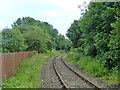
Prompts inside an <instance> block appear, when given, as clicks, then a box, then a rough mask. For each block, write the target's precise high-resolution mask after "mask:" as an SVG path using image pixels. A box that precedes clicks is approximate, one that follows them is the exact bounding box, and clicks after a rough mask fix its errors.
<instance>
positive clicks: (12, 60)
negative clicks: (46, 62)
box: [0, 51, 37, 83]
mask: <svg viewBox="0 0 120 90" xmlns="http://www.w3.org/2000/svg"><path fill="white" fill-rule="evenodd" d="M36 52H37V51H25V52H14V53H0V83H2V82H3V81H5V80H7V79H8V78H10V77H12V76H13V75H14V74H15V72H16V69H17V68H18V67H19V66H20V63H21V62H22V61H23V60H27V59H29V58H30V57H31V56H32V55H33V54H34V53H36Z"/></svg>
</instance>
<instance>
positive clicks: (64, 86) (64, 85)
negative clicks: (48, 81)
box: [53, 56, 68, 90]
mask: <svg viewBox="0 0 120 90" xmlns="http://www.w3.org/2000/svg"><path fill="white" fill-rule="evenodd" d="M56 57H57V56H56ZM56 57H55V58H56ZM55 58H54V60H53V67H54V70H55V73H56V75H57V76H58V78H59V81H60V82H61V84H62V86H63V88H64V89H66V90H68V86H67V85H66V84H65V82H64V80H63V79H62V77H61V75H60V74H59V72H58V69H57V67H56V62H55Z"/></svg>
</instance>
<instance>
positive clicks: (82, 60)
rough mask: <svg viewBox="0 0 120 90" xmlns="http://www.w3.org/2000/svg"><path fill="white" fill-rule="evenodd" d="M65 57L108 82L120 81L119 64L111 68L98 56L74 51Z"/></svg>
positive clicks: (116, 82)
mask: <svg viewBox="0 0 120 90" xmlns="http://www.w3.org/2000/svg"><path fill="white" fill-rule="evenodd" d="M64 58H65V60H67V61H69V62H71V63H73V64H77V65H79V66H80V67H81V68H82V69H83V70H84V71H85V72H86V73H88V74H91V75H94V76H97V77H98V78H100V79H102V80H104V81H105V82H107V83H108V84H118V83H120V82H119V81H120V80H118V67H117V66H116V67H114V68H112V69H111V70H109V69H108V68H106V67H105V66H104V63H101V62H100V61H99V60H98V59H97V58H92V57H90V56H84V55H82V54H79V53H74V52H69V53H68V54H67V55H66V56H65V57H64Z"/></svg>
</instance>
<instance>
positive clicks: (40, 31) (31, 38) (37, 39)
mask: <svg viewBox="0 0 120 90" xmlns="http://www.w3.org/2000/svg"><path fill="white" fill-rule="evenodd" d="M1 34H2V53H8V52H19V51H33V50H37V51H38V52H46V51H47V50H52V49H56V50H70V45H71V43H70V41H69V40H68V39H65V37H64V35H61V34H58V30H57V29H54V28H53V26H52V25H50V24H48V23H47V22H41V21H39V20H35V19H33V18H30V17H23V18H18V19H17V20H16V21H15V22H14V23H13V24H12V28H11V29H9V28H7V29H3V30H2V33H1Z"/></svg>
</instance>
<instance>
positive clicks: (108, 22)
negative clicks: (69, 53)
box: [66, 2, 120, 69]
mask: <svg viewBox="0 0 120 90" xmlns="http://www.w3.org/2000/svg"><path fill="white" fill-rule="evenodd" d="M119 10H120V4H119V2H90V4H89V5H88V9H84V10H82V11H83V13H82V17H81V18H80V19H79V20H74V22H73V23H72V24H71V26H70V28H69V29H68V31H67V34H66V35H67V37H68V38H69V39H70V40H71V42H72V46H73V48H76V50H77V52H78V53H81V54H83V55H85V56H91V57H93V58H96V59H97V60H99V61H100V62H101V63H102V64H103V65H104V66H105V67H107V68H108V69H112V68H113V67H117V68H118V66H119V65H118V64H120V61H119V60H120V12H119Z"/></svg>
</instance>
